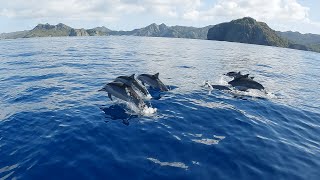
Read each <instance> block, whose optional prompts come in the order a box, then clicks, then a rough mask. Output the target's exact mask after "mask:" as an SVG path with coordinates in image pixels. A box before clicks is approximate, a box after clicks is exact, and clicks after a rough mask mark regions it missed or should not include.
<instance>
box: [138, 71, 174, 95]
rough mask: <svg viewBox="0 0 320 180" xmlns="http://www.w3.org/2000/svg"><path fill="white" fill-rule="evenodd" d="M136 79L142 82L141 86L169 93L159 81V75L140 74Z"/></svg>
mask: <svg viewBox="0 0 320 180" xmlns="http://www.w3.org/2000/svg"><path fill="white" fill-rule="evenodd" d="M138 79H139V80H140V81H141V82H142V84H143V85H144V84H148V85H150V86H151V87H152V88H155V89H160V90H161V91H169V89H168V88H167V86H165V85H164V84H163V83H162V82H161V81H160V79H159V73H156V74H155V75H151V74H140V75H139V76H138Z"/></svg>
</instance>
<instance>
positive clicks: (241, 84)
mask: <svg viewBox="0 0 320 180" xmlns="http://www.w3.org/2000/svg"><path fill="white" fill-rule="evenodd" d="M228 84H231V85H232V86H233V87H235V88H237V89H239V90H240V91H246V90H248V89H258V90H263V89H264V87H263V86H262V85H261V84H260V83H258V82H256V81H254V80H253V79H252V78H250V77H248V76H246V75H241V76H238V77H236V78H234V79H233V80H232V81H230V82H228Z"/></svg>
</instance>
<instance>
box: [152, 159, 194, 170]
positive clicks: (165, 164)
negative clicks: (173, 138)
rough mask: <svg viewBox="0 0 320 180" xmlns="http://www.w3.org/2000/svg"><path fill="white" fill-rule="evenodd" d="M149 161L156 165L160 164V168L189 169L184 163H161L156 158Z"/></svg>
mask: <svg viewBox="0 0 320 180" xmlns="http://www.w3.org/2000/svg"><path fill="white" fill-rule="evenodd" d="M147 159H148V160H149V161H152V162H153V163H155V164H159V165H160V166H171V167H176V168H182V169H188V166H187V165H185V164H184V163H182V162H161V161H159V160H158V159H155V158H150V157H149V158H147Z"/></svg>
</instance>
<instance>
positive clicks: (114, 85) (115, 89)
mask: <svg viewBox="0 0 320 180" xmlns="http://www.w3.org/2000/svg"><path fill="white" fill-rule="evenodd" d="M128 84H132V82H131V83H130V82H128ZM99 91H106V92H108V97H109V98H110V99H111V100H112V96H115V97H117V98H119V99H122V100H124V101H126V102H133V103H134V104H135V105H137V107H139V108H143V107H144V106H145V103H144V101H143V100H142V99H141V98H140V97H139V95H138V94H137V93H136V92H135V91H134V90H133V89H132V87H131V86H129V85H127V84H124V83H122V82H111V83H108V84H106V85H105V86H104V87H103V88H102V89H100V90H99Z"/></svg>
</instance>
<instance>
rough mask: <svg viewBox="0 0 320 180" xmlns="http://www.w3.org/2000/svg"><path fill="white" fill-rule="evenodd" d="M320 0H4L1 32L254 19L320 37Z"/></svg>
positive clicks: (0, 2)
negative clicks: (46, 27)
mask: <svg viewBox="0 0 320 180" xmlns="http://www.w3.org/2000/svg"><path fill="white" fill-rule="evenodd" d="M319 8H320V1H319V0H48V1H44V0H28V1H26V0H0V32H12V31H18V30H25V29H32V28H33V27H34V26H36V25H37V24H39V23H49V24H58V23H60V22H62V23H65V24H67V25H69V26H71V27H75V28H82V27H83V28H92V27H96V26H106V27H108V28H110V29H113V30H132V29H134V28H140V27H144V26H146V25H149V24H151V23H153V22H155V23H157V24H159V23H165V24H167V25H170V26H171V25H186V26H195V27H202V26H206V25H212V24H217V23H221V22H225V21H230V20H232V19H237V18H242V17H244V16H251V17H253V18H255V19H257V20H259V21H264V22H267V23H268V24H269V26H270V27H271V28H273V29H275V30H282V31H286V30H294V31H300V32H303V33H316V34H320V11H319V10H320V9H319Z"/></svg>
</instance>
